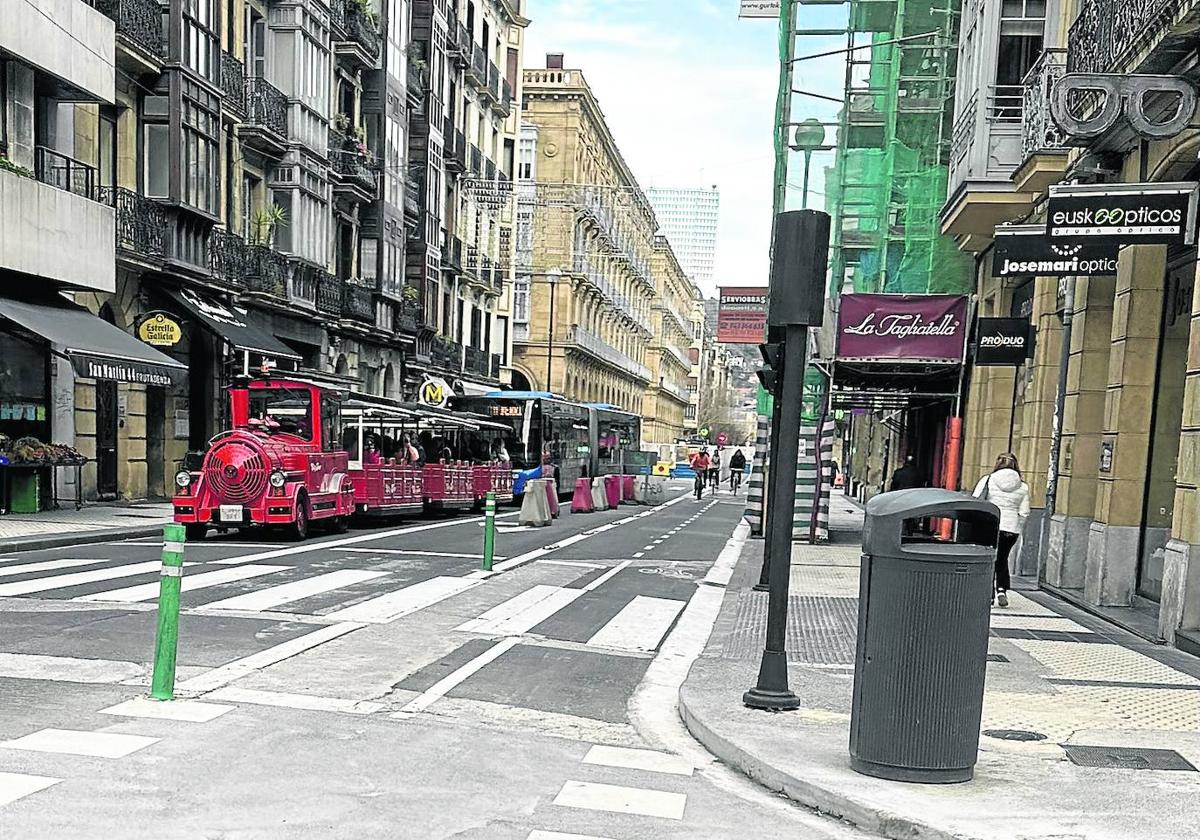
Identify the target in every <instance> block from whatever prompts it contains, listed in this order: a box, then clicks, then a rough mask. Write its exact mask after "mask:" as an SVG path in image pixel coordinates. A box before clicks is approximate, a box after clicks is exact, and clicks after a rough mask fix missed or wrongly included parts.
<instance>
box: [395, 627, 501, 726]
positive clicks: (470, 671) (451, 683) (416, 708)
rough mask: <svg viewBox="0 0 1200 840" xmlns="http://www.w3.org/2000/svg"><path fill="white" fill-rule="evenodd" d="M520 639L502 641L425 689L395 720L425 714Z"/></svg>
mask: <svg viewBox="0 0 1200 840" xmlns="http://www.w3.org/2000/svg"><path fill="white" fill-rule="evenodd" d="M519 641H520V640H519V639H515V638H510V639H502V640H501V641H499V642H497V643H496V644H494V645H492V646H491V647H490V648H488V649H487V650H485V651H484V652H483V653H481V654H479V656H476V657H475V658H474V659H472V660H471V661H470V662H468V663H467V664H465V665H463V666H461V667H459V668H458V669H457V670H455V671H453V672H452V673H450V674H448V675H447V676H445V677H443V678H442V679H440V680H438V681H437V682H436V683H434V684H433V685H431V686H430V687H429V688H427V689H425V691H424V692H422V693H421V695H420V696H419V697H417V698H416V699H415V700H413V701H412V702H410V703H409V704H408V705H406V706H405V707H404V708H403V709H401V710H400V711H398V712H396V713H395V714H393V715H392V717H395V718H404V717H408V716H409V715H415V714H418V713H419V712H423V711H425V710H426V709H428V708H429V707H430V706H432V705H433V704H434V703H436V702H437V701H438V700H440V699H441V698H443V697H445V696H446V695H447V694H449V693H450V692H451V691H453V690H454V688H455V687H456V686H458V685H460V684H462V682H463V681H465V680H467V679H468V678H470V677H471V676H472V675H474V674H476V673H478V672H479V671H481V670H483V668H484V667H485V666H487V665H489V664H491V663H492V662H495V661H496V660H497V659H499V658H500V657H501V656H503V655H504V654H505V653H506V652H507V651H508V650H510V649H511V648H513V647H515V646H516V645H517V643H518V642H519Z"/></svg>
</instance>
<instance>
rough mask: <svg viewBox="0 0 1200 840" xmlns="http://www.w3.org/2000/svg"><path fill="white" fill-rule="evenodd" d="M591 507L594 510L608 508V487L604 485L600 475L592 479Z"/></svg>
mask: <svg viewBox="0 0 1200 840" xmlns="http://www.w3.org/2000/svg"><path fill="white" fill-rule="evenodd" d="M592 507H594V508H596V510H608V489H607V488H606V487H605V486H604V476H602V475H598V476H596V477H595V478H593V479H592Z"/></svg>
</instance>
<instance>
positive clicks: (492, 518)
mask: <svg viewBox="0 0 1200 840" xmlns="http://www.w3.org/2000/svg"><path fill="white" fill-rule="evenodd" d="M495 554H496V494H495V493H493V492H492V491H491V490H489V491H488V494H487V500H486V501H484V503H483V570H484V571H485V572H490V571H491V570H492V558H493V557H494V556H495Z"/></svg>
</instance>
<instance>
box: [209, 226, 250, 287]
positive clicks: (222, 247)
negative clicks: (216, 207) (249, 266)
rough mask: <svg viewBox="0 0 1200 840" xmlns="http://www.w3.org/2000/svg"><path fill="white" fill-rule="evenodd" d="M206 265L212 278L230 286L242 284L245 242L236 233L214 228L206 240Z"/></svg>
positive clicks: (244, 270) (244, 268)
mask: <svg viewBox="0 0 1200 840" xmlns="http://www.w3.org/2000/svg"><path fill="white" fill-rule="evenodd" d="M208 265H209V268H210V269H211V270H212V275H213V278H214V279H216V280H219V281H221V282H223V283H226V284H228V285H230V286H238V287H240V286H243V285H244V284H245V279H244V278H245V274H246V243H245V242H244V241H243V240H242V237H240V236H238V235H237V234H236V233H230V232H229V231H227V230H225V229H224V228H214V229H213V232H212V237H211V238H210V239H209V240H208Z"/></svg>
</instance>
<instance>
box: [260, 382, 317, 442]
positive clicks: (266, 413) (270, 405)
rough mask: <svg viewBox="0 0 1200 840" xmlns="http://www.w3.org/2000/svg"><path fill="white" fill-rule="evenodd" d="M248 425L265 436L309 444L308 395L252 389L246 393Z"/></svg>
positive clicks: (310, 401)
mask: <svg viewBox="0 0 1200 840" xmlns="http://www.w3.org/2000/svg"><path fill="white" fill-rule="evenodd" d="M250 425H251V427H253V428H255V429H258V430H260V431H265V432H267V433H268V434H288V435H295V436H296V437H299V438H303V439H304V440H312V439H313V433H312V430H313V422H312V394H310V393H309V392H308V391H293V390H291V389H290V388H255V389H253V390H251V391H250Z"/></svg>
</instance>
